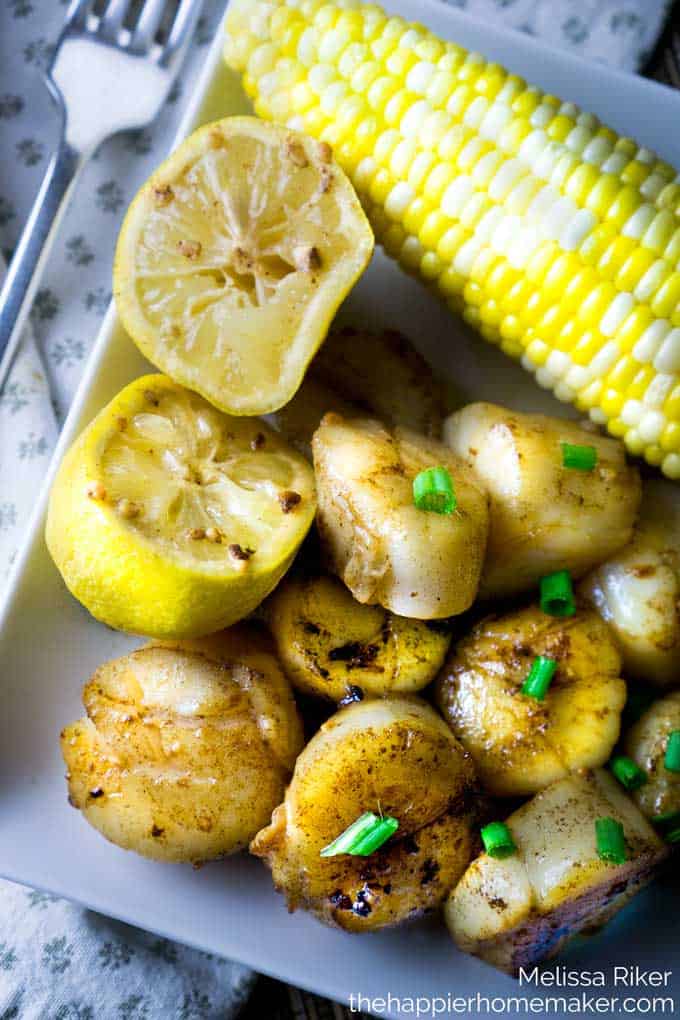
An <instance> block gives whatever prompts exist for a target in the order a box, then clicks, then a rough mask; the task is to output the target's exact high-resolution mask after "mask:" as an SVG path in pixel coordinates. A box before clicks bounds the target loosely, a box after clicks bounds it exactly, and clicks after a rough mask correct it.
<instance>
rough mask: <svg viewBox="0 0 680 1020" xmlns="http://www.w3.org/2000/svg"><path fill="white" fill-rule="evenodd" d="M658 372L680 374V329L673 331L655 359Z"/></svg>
mask: <svg viewBox="0 0 680 1020" xmlns="http://www.w3.org/2000/svg"><path fill="white" fill-rule="evenodd" d="M654 368H655V369H656V370H657V371H658V372H680V329H678V328H676V329H672V330H671V331H670V333H669V334H668V336H667V337H666V338H665V340H664V341H663V343H662V344H661V347H660V348H659V352H658V354H657V355H656V357H655V358H654Z"/></svg>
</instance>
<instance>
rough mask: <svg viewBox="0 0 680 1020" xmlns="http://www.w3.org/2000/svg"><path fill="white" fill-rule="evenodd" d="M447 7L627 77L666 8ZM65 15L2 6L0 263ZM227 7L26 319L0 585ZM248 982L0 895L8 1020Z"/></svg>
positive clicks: (169, 1001)
mask: <svg viewBox="0 0 680 1020" xmlns="http://www.w3.org/2000/svg"><path fill="white" fill-rule="evenodd" d="M448 2H450V3H451V4H452V5H453V6H456V7H459V8H464V9H466V10H467V12H468V13H470V14H472V15H474V16H479V17H480V18H481V19H484V20H487V21H489V20H491V21H495V22H497V23H500V22H503V23H505V24H507V25H509V26H511V27H513V28H520V29H523V30H525V31H528V32H531V33H532V34H534V35H537V36H540V37H541V38H543V39H545V40H546V41H547V42H550V43H552V44H555V45H561V46H566V47H569V48H570V49H574V50H576V51H578V52H580V53H581V54H582V55H583V56H587V57H591V58H593V59H596V60H602V61H605V62H606V63H609V64H613V65H617V66H619V67H623V68H628V69H630V70H633V69H635V68H636V67H639V66H640V64H641V63H642V62H643V61H644V59H645V58H646V56H647V55H648V52H649V51H650V50H651V48H652V46H653V44H654V41H655V40H656V38H657V36H658V33H659V31H660V28H661V25H662V23H663V18H664V14H665V11H666V8H667V2H666V0H448ZM64 9H65V0H61V2H60V3H55V2H54V0H4V3H3V4H2V6H1V8H0V153H1V154H2V162H1V163H0V239H1V241H2V246H3V248H4V249H5V250H6V252H8V253H9V252H10V251H11V249H12V248H13V246H14V244H15V243H16V240H17V237H18V235H19V233H20V230H21V225H22V224H23V222H24V220H25V218H26V215H27V213H28V210H29V207H30V203H31V201H32V198H33V195H34V194H35V192H36V191H37V188H38V184H39V181H40V179H41V177H42V174H43V172H44V168H45V161H46V158H47V155H48V153H49V151H50V148H51V145H52V144H53V140H54V135H55V120H54V116H53V113H52V111H51V109H50V106H49V103H48V102H47V97H46V93H45V90H44V88H43V86H42V84H41V82H40V78H39V76H38V75H37V74H36V73H35V69H36V67H38V66H40V65H41V64H44V63H45V61H46V59H47V56H48V54H49V46H50V42H51V41H52V40H54V39H55V38H56V36H57V33H58V30H59V26H60V24H61V21H62V19H63V16H64ZM223 9H224V0H206V2H205V8H204V17H203V18H202V20H201V23H200V25H199V29H198V32H197V35H196V40H195V43H194V45H193V47H192V52H191V54H190V57H189V59H188V61H187V65H186V67H185V68H184V69H183V71H182V75H181V79H180V81H179V83H178V85H177V86H176V87H175V88H174V89H173V93H172V95H171V98H170V100H169V102H168V104H167V106H166V109H165V110H164V111H163V112H162V114H161V115H160V117H159V118H158V120H157V121H156V123H155V124H154V125H153V126H152V127H151V128H150V129H148V130H145V131H142V132H138V133H135V134H134V135H125V136H120V137H118V138H116V139H113V140H112V141H110V142H108V143H107V144H106V145H105V146H104V147H103V148H102V150H101V152H100V153H98V155H97V157H96V159H95V160H94V161H93V162H92V164H91V165H90V166H89V167H88V168H87V169H86V171H85V174H84V176H83V178H82V179H81V182H80V187H79V188H78V191H77V194H76V196H75V199H74V202H73V205H72V207H71V209H70V211H69V212H68V214H67V216H66V218H65V222H64V226H63V229H62V232H61V236H60V238H59V240H58V243H57V245H56V249H55V251H54V252H53V255H52V258H51V259H50V263H49V266H48V267H47V271H46V273H45V276H44V278H43V280H42V282H41V287H40V291H39V294H38V297H37V300H36V302H35V306H34V309H33V315H32V324H33V334H34V335H35V339H34V337H33V336H32V335H30V334H29V335H28V336H27V337H26V339H25V342H24V346H23V349H22V351H21V353H20V355H19V357H18V358H17V361H16V364H15V367H14V370H13V372H12V375H11V377H10V380H9V384H8V386H7V387H6V389H5V392H4V394H3V396H2V398H1V399H0V585H2V580H3V577H4V576H5V574H6V572H7V570H8V568H9V565H10V563H11V561H12V559H13V558H14V555H15V553H16V549H17V546H18V544H19V542H20V539H21V534H22V530H23V528H24V526H25V523H26V520H27V517H28V515H29V512H30V509H31V507H32V505H33V502H34V498H35V493H36V491H37V488H38V486H39V484H40V480H41V478H42V476H43V474H44V472H45V469H46V467H47V463H48V460H49V457H50V453H51V450H52V448H53V446H54V443H55V440H56V436H57V423H60V422H61V421H62V420H63V417H64V415H65V413H66V411H67V410H68V406H69V403H70V400H71V398H72V396H73V393H74V391H75V388H76V386H77V383H78V380H79V378H80V376H81V373H82V369H83V365H84V362H85V360H86V358H87V354H88V352H89V350H90V348H91V346H92V343H93V341H94V338H95V336H96V333H97V329H98V327H99V323H100V320H101V317H102V315H103V314H104V311H105V309H106V306H107V304H108V302H109V298H110V291H111V260H112V254H113V245H114V240H115V236H116V233H117V230H118V227H119V225H120V220H121V217H122V214H123V211H124V209H125V207H126V206H127V203H128V202H129V200H130V198H131V197H132V195H133V194H134V192H135V191H136V189H137V187H138V186H139V185H140V184H141V182H142V181H143V180H144V179H145V178H146V177H147V176H148V174H149V173H150V172H151V170H152V169H153V167H154V166H155V165H156V164H157V163H158V162H159V161H160V160H161V159H162V158H163V156H164V154H165V153H166V151H167V149H168V146H169V144H170V140H171V138H172V137H173V135H174V132H175V128H176V124H177V120H178V116H179V112H180V107H181V102H178V100H180V99H181V97H182V95H183V94H187V93H188V92H189V91H190V90H191V88H192V87H193V82H194V81H195V78H196V74H197V72H198V70H199V69H200V66H201V63H202V61H203V57H204V53H205V47H206V45H207V44H208V42H209V41H210V40H211V39H212V38H213V36H214V32H215V30H216V27H217V25H218V23H219V19H220V16H221V14H222V12H223ZM121 87H124V83H121ZM43 358H44V366H43ZM251 983H252V974H251V972H249V971H248V970H247V969H246V968H243V967H239V966H237V965H235V964H231V963H228V962H226V961H223V960H218V959H213V958H211V957H207V956H205V955H204V954H201V953H198V952H196V951H194V950H190V949H186V948H183V947H180V946H177V945H174V944H172V943H169V942H166V941H165V940H162V939H157V938H155V937H154V936H152V935H147V934H144V933H142V932H139V931H137V930H135V929H131V928H127V927H126V926H124V925H120V924H117V923H115V922H112V921H108V920H106V919H104V918H100V917H98V916H97V915H94V914H91V913H89V912H88V911H84V910H82V909H81V908H79V907H76V906H72V905H70V904H67V903H65V902H64V901H62V900H58V899H55V898H54V897H50V896H46V895H45V894H42V893H36V892H31V891H29V890H27V889H24V888H22V887H19V886H14V885H11V884H10V883H6V882H0V1018H2V1020H11V1018H15V1017H16V1018H20V1020H33V1018H35V1020H37V1018H49V1020H213V1018H214V1020H217V1018H218V1017H219V1018H220V1020H229V1018H230V1017H232V1016H234V1015H235V1013H236V1011H237V1010H238V1008H239V1005H240V1003H241V1002H242V1001H243V998H244V996H245V995H246V994H247V991H248V989H249V988H250V986H251Z"/></svg>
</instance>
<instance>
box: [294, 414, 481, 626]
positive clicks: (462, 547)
mask: <svg viewBox="0 0 680 1020" xmlns="http://www.w3.org/2000/svg"><path fill="white" fill-rule="evenodd" d="M312 447H313V452H314V473H315V476H316V484H317V492H318V515H317V526H318V529H319V533H320V535H321V540H322V544H323V547H324V550H325V553H326V555H327V558H328V561H329V564H330V566H331V569H332V570H333V571H334V572H335V573H337V574H338V575H339V576H340V577H341V578H342V580H343V581H344V582H345V584H346V585H347V587H348V588H349V589H350V591H351V592H352V594H353V595H354V597H355V598H356V599H357V600H358V601H359V602H368V603H375V602H377V603H379V604H380V605H382V606H384V607H385V608H386V609H390V610H391V611H392V612H394V613H398V614H399V615H400V616H407V617H411V618H415V619H425V620H428V619H441V618H443V617H447V616H453V615H455V614H458V613H462V612H464V610H466V609H468V608H469V606H470V605H471V604H472V602H473V601H474V598H475V595H476V593H477V585H478V583H479V576H480V572H481V567H482V560H483V557H484V548H485V544H486V533H487V527H488V512H487V497H486V495H485V494H484V493H483V492H482V490H481V489H480V488H479V486H478V484H477V483H476V481H475V479H474V477H473V473H472V471H471V470H470V468H469V467H468V466H467V465H466V464H465V463H464V462H463V461H462V460H460V459H459V458H457V457H455V456H454V455H453V454H452V453H451V451H450V450H449V449H448V447H446V446H444V445H443V444H442V443H439V442H437V441H435V440H432V439H428V438H426V437H425V436H419V435H416V434H415V433H413V432H409V431H407V430H406V429H399V428H398V429H395V431H394V432H390V431H388V430H387V429H386V428H385V427H384V426H383V425H381V424H380V423H379V422H377V421H373V420H369V419H362V420H359V421H356V420H353V421H346V420H345V419H344V418H342V417H340V416H339V415H334V414H329V415H326V417H325V418H324V419H323V421H322V422H321V425H320V426H319V428H318V429H317V430H316V432H315V433H314V439H313V441H312ZM435 466H442V467H445V468H446V469H447V470H448V471H449V473H450V475H451V478H452V480H453V484H454V488H455V493H456V498H457V507H456V510H455V511H454V512H453V513H451V514H438V513H432V512H427V511H424V510H419V509H418V507H416V505H415V503H414V500H413V479H414V478H415V477H416V475H418V474H419V473H420V472H421V471H423V470H425V469H426V468H430V467H435Z"/></svg>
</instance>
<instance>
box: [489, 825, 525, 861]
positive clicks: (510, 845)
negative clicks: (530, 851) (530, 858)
mask: <svg viewBox="0 0 680 1020" xmlns="http://www.w3.org/2000/svg"><path fill="white" fill-rule="evenodd" d="M481 836H482V843H483V844H484V849H485V850H486V852H487V853H488V855H489V857H498V858H499V859H502V858H503V857H510V856H511V855H512V854H514V853H515V852H516V850H517V847H516V846H515V841H514V839H513V838H512V835H511V833H510V829H509V828H508V827H507V825H506V824H505V822H489V824H488V825H485V826H484V828H483V829H482V832H481Z"/></svg>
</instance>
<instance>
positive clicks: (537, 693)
mask: <svg viewBox="0 0 680 1020" xmlns="http://www.w3.org/2000/svg"><path fill="white" fill-rule="evenodd" d="M556 669H557V663H556V662H555V660H554V659H548V658H547V657H546V656H545V655H537V656H536V658H535V659H534V661H533V663H532V664H531V669H530V670H529V675H528V677H527V678H526V680H525V681H524V683H523V684H522V694H526V695H527V697H529V698H535V699H536V701H543V699H544V697H545V696H546V694H547V693H548V688H549V687H550V684H551V682H552V678H553V677H554V675H555V670H556Z"/></svg>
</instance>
